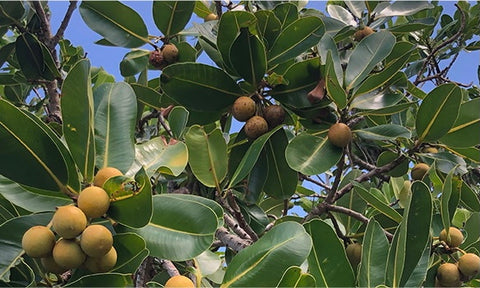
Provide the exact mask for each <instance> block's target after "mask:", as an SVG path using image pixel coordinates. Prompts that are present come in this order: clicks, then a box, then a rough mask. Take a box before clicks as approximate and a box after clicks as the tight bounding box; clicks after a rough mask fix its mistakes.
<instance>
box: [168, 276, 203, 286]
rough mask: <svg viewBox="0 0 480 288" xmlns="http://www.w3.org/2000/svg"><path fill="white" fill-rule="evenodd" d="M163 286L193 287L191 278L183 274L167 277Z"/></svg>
mask: <svg viewBox="0 0 480 288" xmlns="http://www.w3.org/2000/svg"><path fill="white" fill-rule="evenodd" d="M163 287H164V288H193V287H195V285H193V282H192V280H190V278H188V277H185V276H183V275H175V276H173V277H171V278H170V279H168V281H167V283H165V286H163Z"/></svg>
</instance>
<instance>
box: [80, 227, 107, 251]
mask: <svg viewBox="0 0 480 288" xmlns="http://www.w3.org/2000/svg"><path fill="white" fill-rule="evenodd" d="M112 245H113V236H112V233H111V232H110V230H108V229H107V228H105V226H103V225H90V226H88V227H87V228H85V230H84V231H83V233H82V237H81V238H80V247H82V250H83V252H85V254H87V255H88V256H90V257H102V256H104V255H105V254H107V253H108V251H110V249H112Z"/></svg>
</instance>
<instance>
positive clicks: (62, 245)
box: [53, 239, 87, 269]
mask: <svg viewBox="0 0 480 288" xmlns="http://www.w3.org/2000/svg"><path fill="white" fill-rule="evenodd" d="M86 258H87V255H85V253H83V251H82V248H80V245H79V244H78V242H77V241H76V240H68V239H60V240H58V241H57V243H56V244H55V247H53V260H55V262H56V263H57V264H58V265H60V266H61V267H64V268H67V269H74V268H78V267H80V266H81V265H82V264H83V262H85V259H86Z"/></svg>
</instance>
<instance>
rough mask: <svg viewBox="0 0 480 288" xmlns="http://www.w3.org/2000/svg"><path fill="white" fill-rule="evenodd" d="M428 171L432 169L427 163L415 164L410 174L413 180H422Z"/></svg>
mask: <svg viewBox="0 0 480 288" xmlns="http://www.w3.org/2000/svg"><path fill="white" fill-rule="evenodd" d="M428 169H430V166H428V165H427V164H425V163H418V164H415V166H413V168H412V171H411V172H410V176H411V177H412V179H413V180H422V179H423V176H425V174H426V173H427V171H428Z"/></svg>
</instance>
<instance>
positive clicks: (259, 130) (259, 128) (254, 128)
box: [243, 116, 268, 139]
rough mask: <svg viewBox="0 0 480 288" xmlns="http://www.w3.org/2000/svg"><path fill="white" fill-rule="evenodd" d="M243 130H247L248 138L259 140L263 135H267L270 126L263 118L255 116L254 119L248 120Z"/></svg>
mask: <svg viewBox="0 0 480 288" xmlns="http://www.w3.org/2000/svg"><path fill="white" fill-rule="evenodd" d="M243 129H244V130H245V134H246V135H247V137H248V138H250V139H257V138H258V137H260V136H261V135H263V134H265V133H267V131H268V124H267V121H265V119H263V117H260V116H253V117H252V118H250V119H248V121H247V123H245V126H244V127H243Z"/></svg>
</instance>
